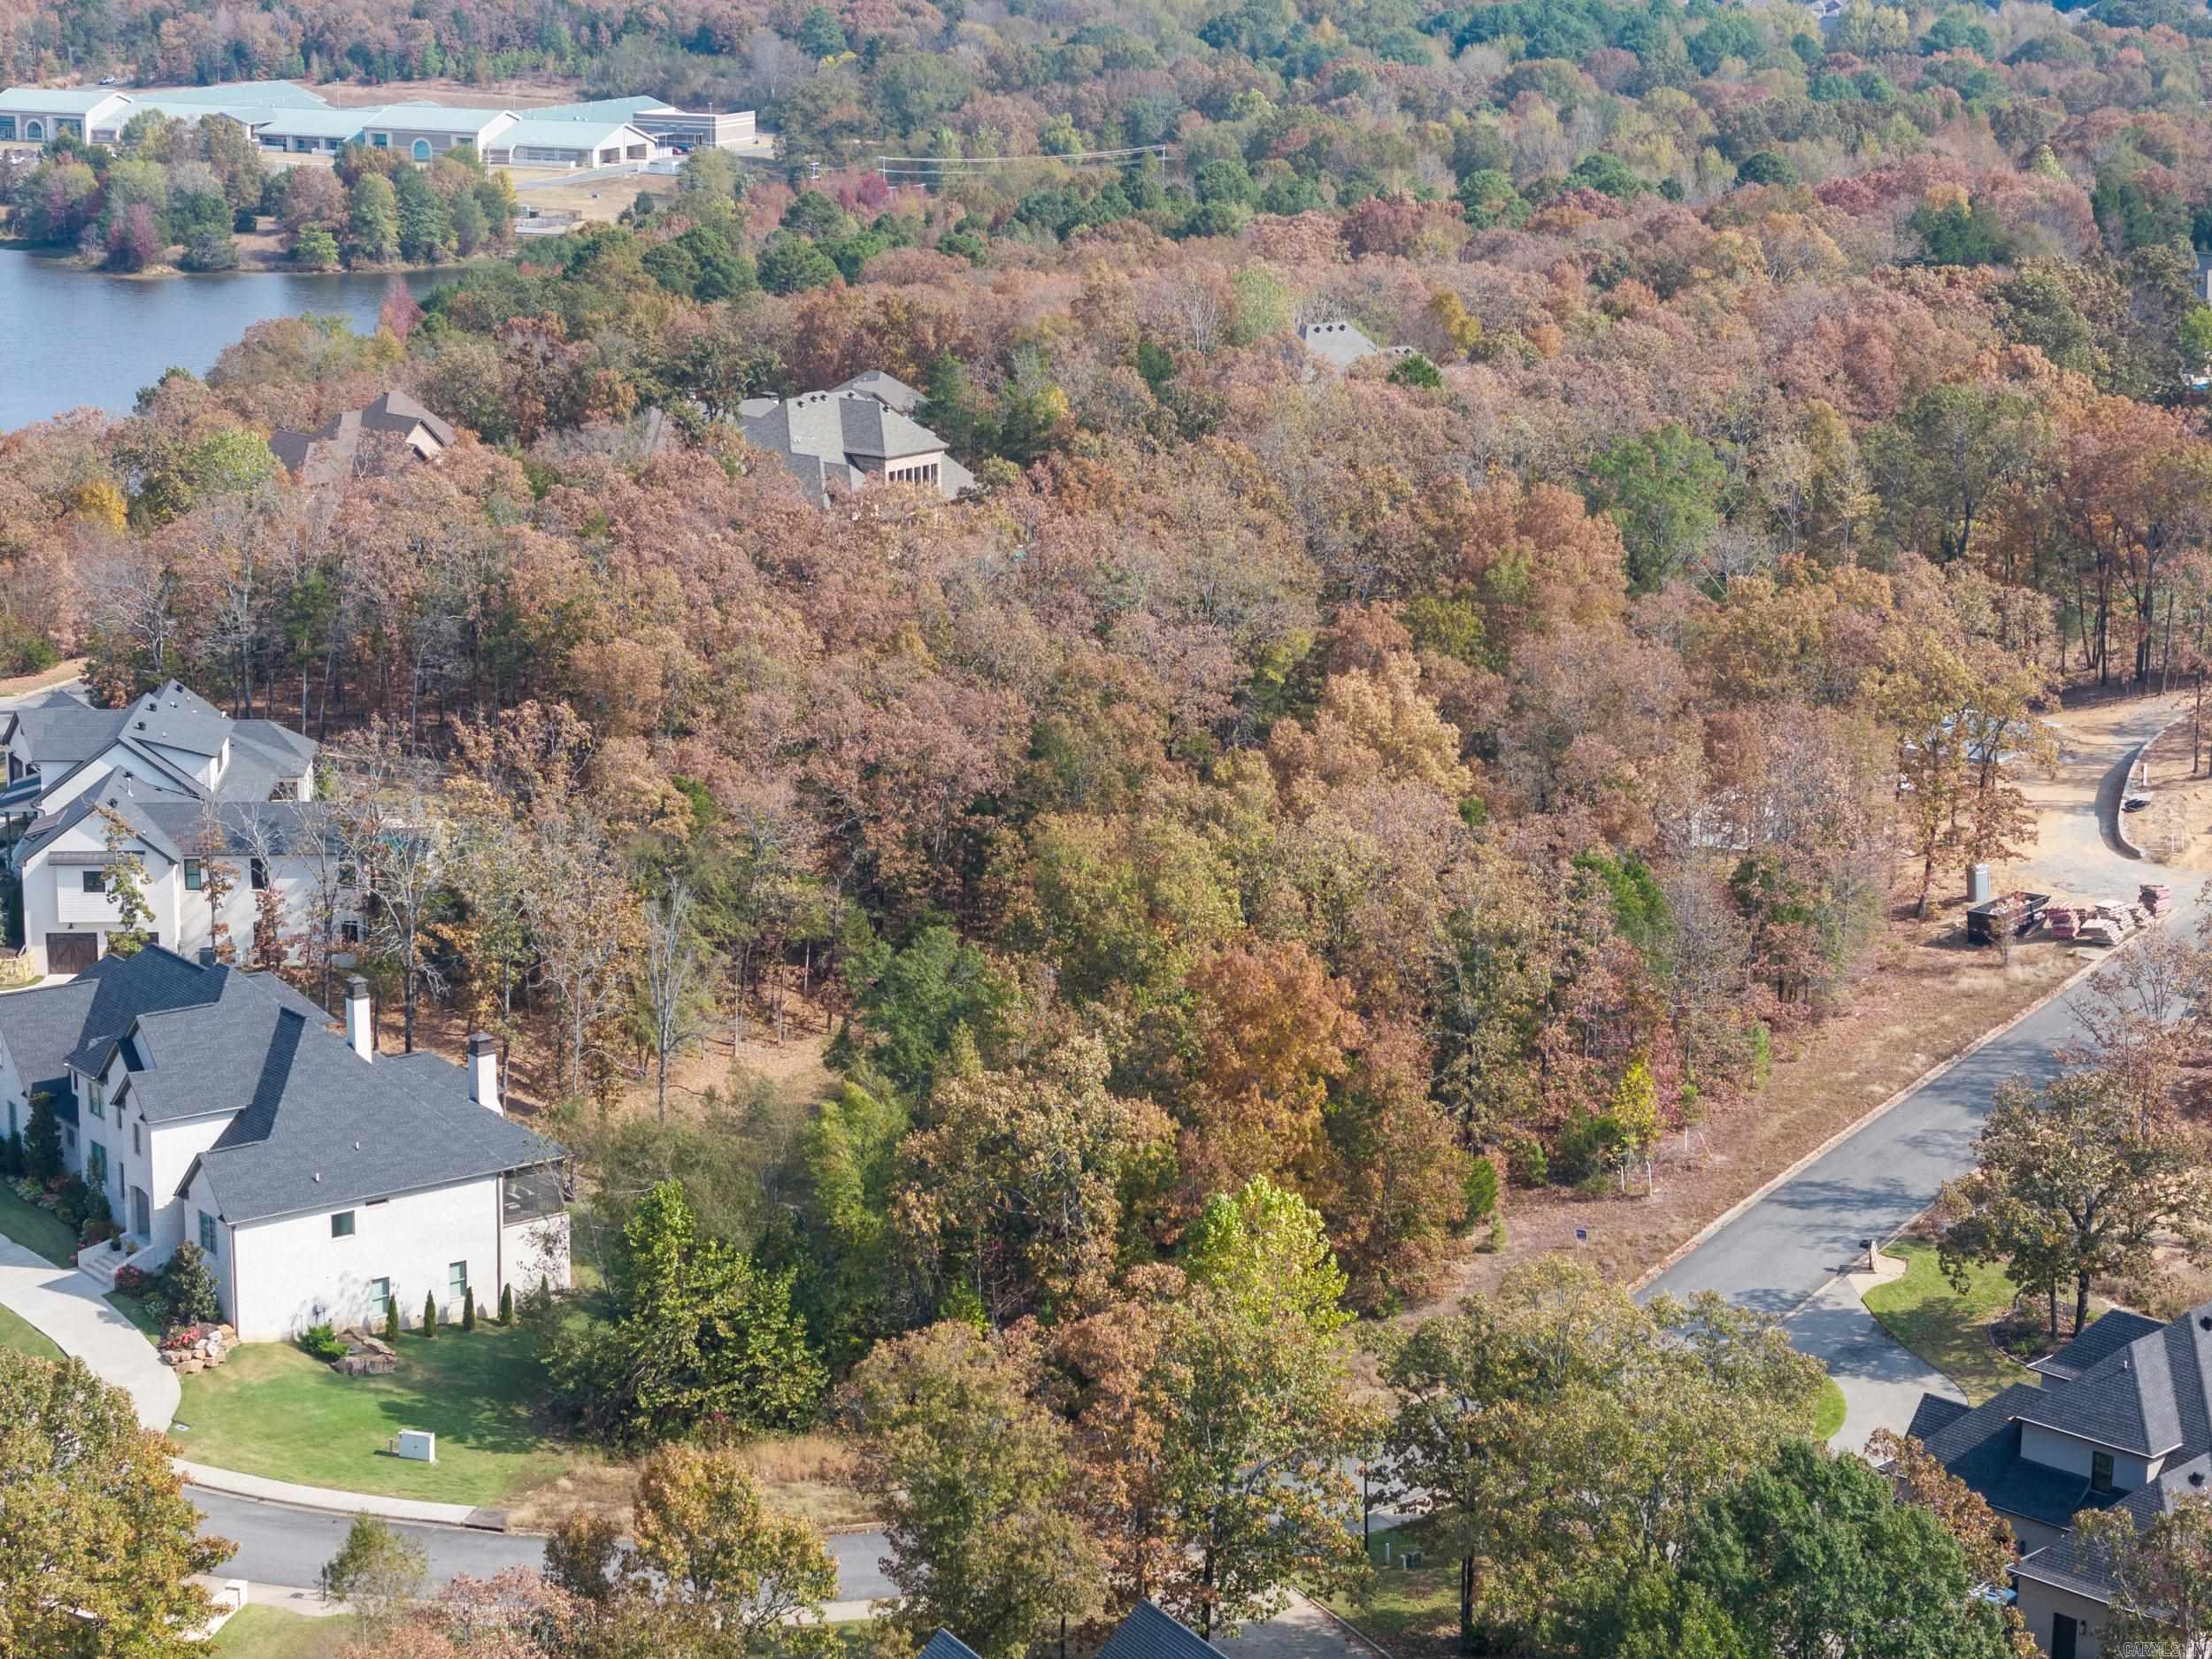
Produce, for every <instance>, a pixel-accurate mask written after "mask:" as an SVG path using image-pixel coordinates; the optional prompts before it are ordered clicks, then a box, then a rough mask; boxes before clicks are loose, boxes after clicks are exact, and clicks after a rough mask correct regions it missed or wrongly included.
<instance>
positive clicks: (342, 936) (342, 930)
mask: <svg viewBox="0 0 2212 1659" xmlns="http://www.w3.org/2000/svg"><path fill="white" fill-rule="evenodd" d="M338 942H339V943H340V944H342V945H357V944H359V943H360V942H361V924H360V923H358V922H341V923H339V924H338Z"/></svg>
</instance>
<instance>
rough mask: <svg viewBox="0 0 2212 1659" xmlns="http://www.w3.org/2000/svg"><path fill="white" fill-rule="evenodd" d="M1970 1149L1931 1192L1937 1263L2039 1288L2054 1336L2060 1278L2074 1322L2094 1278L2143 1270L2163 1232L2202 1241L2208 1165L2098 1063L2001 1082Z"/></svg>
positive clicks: (2210, 1208)
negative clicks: (2070, 1297)
mask: <svg viewBox="0 0 2212 1659" xmlns="http://www.w3.org/2000/svg"><path fill="white" fill-rule="evenodd" d="M1974 1152H1975V1166H1974V1169H1973V1171H1972V1172H1971V1173H1970V1174H1968V1175H1964V1176H1962V1177H1961V1178H1960V1179H1957V1180H1955V1181H1952V1182H1949V1183H1947V1185H1946V1186H1945V1187H1944V1188H1943V1192H1942V1195H1941V1196H1940V1197H1939V1199H1938V1200H1937V1205H1938V1212H1939V1214H1940V1215H1942V1216H1943V1217H1945V1219H1946V1220H1947V1222H1948V1223H1949V1225H1947V1227H1946V1228H1945V1229H1944V1233H1943V1237H1942V1240H1941V1242H1940V1245H1939V1251H1940V1259H1941V1261H1942V1263H1943V1271H1944V1272H1945V1273H1946V1274H1947V1276H1948V1277H1949V1278H1950V1279H1951V1281H1952V1282H1953V1283H1954V1284H1955V1285H1956V1286H1959V1288H1960V1289H1961V1290H1964V1288H1965V1285H1966V1277H1967V1271H1968V1269H1969V1268H1970V1267H1971V1266H1973V1265H1974V1264H1975V1263H1982V1262H2001V1263H2004V1265H2005V1271H2007V1272H2008V1273H2009V1274H2010V1275H2011V1277H2012V1279H2013V1282H2014V1283H2016V1284H2017V1285H2019V1286H2021V1287H2022V1288H2023V1289H2025V1290H2039V1291H2042V1292H2043V1293H2044V1294H2046V1296H2047V1298H2048V1301H2049V1307H2050V1332H2051V1334H2052V1335H2053V1336H2054V1337H2055V1336H2056V1335H2057V1334H2058V1290H2059V1286H2062V1285H2071V1286H2073V1290H2074V1329H2075V1330H2077V1331H2078V1330H2080V1329H2081V1328H2082V1327H2083V1325H2085V1324H2086V1323H2087V1322H2088V1318H2089V1286H2090V1285H2091V1284H2092V1283H2093V1281H2094V1280H2097V1279H2124V1278H2127V1277H2129V1276H2131V1275H2135V1274H2139V1273H2141V1272H2143V1271H2145V1270H2146V1269H2147V1268H2148V1267H2149V1266H2150V1264H2151V1262H2152V1259H2153V1251H2154V1248H2156V1247H2157V1246H2158V1245H2159V1244H2161V1243H2162V1242H2177V1243H2178V1244H2180V1245H2181V1246H2182V1247H2183V1248H2185V1249H2186V1250H2187V1251H2189V1252H2190V1253H2191V1255H2192V1256H2201V1254H2202V1253H2203V1252H2204V1250H2205V1249H2206V1248H2207V1246H2208V1244H2212V1170H2207V1169H2206V1168H2205V1166H2204V1165H2203V1164H2201V1163H2200V1160H2199V1158H2198V1156H2197V1153H2196V1148H2195V1146H2194V1143H2193V1140H2192V1138H2191V1136H2190V1135H2189V1134H2188V1133H2187V1132H2186V1131H2185V1128H2184V1127H2183V1126H2182V1125H2179V1124H2177V1123H2176V1122H2174V1121H2172V1120H2171V1119H2170V1118H2168V1117H2167V1116H2166V1115H2165V1114H2164V1113H2163V1112H2162V1111H2159V1110H2146V1109H2145V1108H2144V1107H2143V1106H2142V1105H2140V1104H2139V1102H2135V1101H2134V1100H2132V1099H2131V1098H2130V1095H2129V1092H2128V1091H2127V1090H2125V1089H2124V1088H2122V1087H2120V1086H2119V1084H2118V1082H2117V1081H2116V1079H2114V1078H2112V1077H2111V1076H2109V1075H2107V1074H2103V1073H2099V1072H2095V1071H2074V1072H2069V1073H2067V1074H2066V1075H2065V1076H2063V1077H2061V1078H2059V1079H2055V1081H2053V1082H2052V1083H2050V1084H2048V1085H2047V1086H2046V1087H2043V1088H2042V1089H2039V1090H2038V1089H2033V1088H2031V1087H2027V1086H2026V1085H2024V1084H2022V1083H2018V1082H2014V1083H2008V1084H2006V1085H2005V1086H2004V1087H2001V1088H2000V1089H1999V1090H1998V1092H1997V1104H1996V1105H1995V1107H1994V1108H1993V1109H1992V1110H1991V1111H1990V1114H1989V1116H1988V1117H1987V1118H1985V1119H1983V1121H1982V1129H1981V1133H1980V1134H1979V1135H1978V1137H1976V1139H1975V1142H1974Z"/></svg>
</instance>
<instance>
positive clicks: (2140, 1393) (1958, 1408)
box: [1910, 1302, 2212, 1659]
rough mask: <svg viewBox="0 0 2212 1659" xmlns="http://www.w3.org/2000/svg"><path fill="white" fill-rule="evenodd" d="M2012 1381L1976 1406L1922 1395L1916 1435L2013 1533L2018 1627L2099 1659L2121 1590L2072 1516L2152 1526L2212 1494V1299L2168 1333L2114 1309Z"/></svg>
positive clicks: (2059, 1649) (2060, 1658)
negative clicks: (2115, 1514) (2188, 1499)
mask: <svg viewBox="0 0 2212 1659" xmlns="http://www.w3.org/2000/svg"><path fill="white" fill-rule="evenodd" d="M2035 1369H2036V1370H2037V1371H2039V1373H2040V1375H2041V1386H2031V1385H2029V1384H2026V1383H2016V1384H2014V1385H2013V1386H2010V1387H2008V1388H2007V1389H2006V1390H2005V1391H2004V1392H2003V1393H2001V1394H1998V1395H1997V1396H1996V1397H1995V1398H1993V1399H1991V1400H1988V1401H1985V1402H1983V1403H1982V1404H1981V1405H1978V1406H1975V1407H1972V1408H1968V1407H1966V1406H1964V1405H1962V1404H1961V1403H1959V1402H1956V1401H1950V1400H1943V1399H1939V1398H1938V1397H1937V1396H1935V1395H1933V1394H1924V1395H1923V1396H1922V1397H1921V1402H1920V1406H1919V1409H1917V1410H1916V1412H1915V1413H1914V1415H1913V1421H1912V1427H1911V1431H1910V1432H1911V1433H1912V1435H1913V1437H1914V1438H1915V1439H1916V1440H1920V1441H1921V1442H1922V1444H1924V1446H1926V1448H1928V1450H1929V1452H1930V1453H1931V1454H1932V1455H1934V1456H1935V1457H1936V1459H1937V1460H1938V1461H1939V1462H1940V1463H1942V1464H1943V1466H1944V1467H1945V1468H1946V1469H1947V1470H1949V1471H1950V1472H1951V1473H1952V1474H1954V1475H1955V1476H1957V1477H1958V1478H1959V1479H1961V1480H1962V1481H1964V1482H1965V1483H1966V1484H1967V1485H1968V1486H1970V1487H1972V1488H1973V1489H1974V1490H1975V1491H1976V1492H1978V1493H1979V1494H1981V1495H1982V1497H1983V1498H1984V1499H1985V1500H1986V1501H1987V1502H1988V1504H1989V1506H1990V1508H1992V1509H1994V1510H1996V1511H1997V1513H1998V1514H2000V1515H2001V1516H2003V1517H2005V1519H2006V1520H2007V1521H2008V1522H2009V1523H2011V1525H2012V1530H2013V1532H2014V1534H2015V1535H2016V1537H2017V1538H2018V1540H2020V1547H2021V1550H2022V1555H2021V1558H2020V1560H2019V1562H2018V1563H2016V1565H2015V1567H2014V1568H2013V1583H2014V1587H2015V1589H2016V1592H2017V1594H2018V1598H2019V1600H2018V1603H2017V1605H2018V1607H2019V1609H2020V1613H2021V1617H2023V1618H2024V1619H2025V1620H2026V1621H2027V1625H2028V1630H2029V1632H2030V1633H2031V1634H2032V1635H2033V1636H2034V1637H2035V1639H2036V1640H2037V1641H2038V1642H2039V1644H2041V1646H2042V1647H2043V1650H2044V1652H2046V1653H2047V1654H2049V1655H2051V1656H2052V1659H2097V1655H2098V1653H2099V1649H2100V1646H2101V1632H2102V1630H2103V1627H2104V1624H2105V1618H2106V1611H2107V1609H2108V1605H2109V1603H2110V1600H2111V1594H2112V1583H2111V1580H2110V1579H2109V1578H2108V1577H2107V1576H2106V1575H2105V1573H2104V1571H2103V1570H2102V1568H2101V1566H2100V1564H2099V1563H2098V1562H2097V1561H2096V1560H2095V1559H2093V1557H2092V1556H2090V1555H2088V1554H2087V1552H2085V1551H2084V1550H2083V1549H2082V1548H2079V1546H2078V1541H2077V1539H2076V1535H2075V1532H2074V1530H2073V1522H2074V1517H2076V1516H2077V1515H2078V1514H2080V1513H2081V1512H2082V1511H2084V1510H2087V1509H2117V1510H2119V1511H2120V1512H2122V1513H2123V1514H2125V1515H2128V1516H2130V1517H2132V1518H2133V1519H2134V1520H2135V1521H2136V1523H2137V1524H2138V1525H2148V1524H2149V1523H2150V1521H2151V1520H2152V1519H2153V1518H2154V1517H2156V1516H2158V1515H2159V1514H2160V1513H2162V1511H2164V1510H2166V1509H2170V1508H2171V1507H2172V1506H2173V1504H2174V1503H2175V1502H2177V1500H2178V1499H2180V1498H2182V1497H2184V1496H2191V1495H2206V1496H2212V1479H2208V1478H2212V1302H2208V1303H2206V1304H2205V1305H2204V1306H2202V1307H2200V1308H2194V1309H2192V1310H2190V1311H2189V1312H2188V1313H2186V1314H2185V1315H2183V1316H2182V1317H2180V1318H2178V1319H2176V1320H2173V1321H2172V1322H2171V1323H2170V1324H2164V1325H2161V1324H2158V1323H2157V1322H2155V1321H2154V1320H2150V1319H2146V1318H2144V1317H2142V1316H2140V1315H2139V1314H2131V1313H2124V1312H2118V1311H2115V1312H2111V1313H2108V1314H2106V1315H2105V1316H2104V1317H2102V1318H2101V1319H2099V1320H2098V1321H2096V1323H2094V1324H2093V1325H2090V1326H2089V1328H2088V1329H2087V1330H2085V1331H2084V1332H2082V1333H2080V1334H2079V1335H2078V1336H2077V1337H2076V1338H2075V1339H2074V1340H2072V1341H2071V1342H2070V1343H2068V1344H2067V1345H2066V1346H2065V1347H2063V1348H2060V1349H2059V1350H2058V1351H2057V1352H2056V1353H2055V1354H2053V1355H2051V1356H2048V1357H2047V1359H2044V1360H2043V1361H2041V1362H2039V1363H2038V1365H2037V1366H2036V1368H2035Z"/></svg>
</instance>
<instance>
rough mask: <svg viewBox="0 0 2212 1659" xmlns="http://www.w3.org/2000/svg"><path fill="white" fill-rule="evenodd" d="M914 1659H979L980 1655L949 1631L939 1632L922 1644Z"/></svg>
mask: <svg viewBox="0 0 2212 1659" xmlns="http://www.w3.org/2000/svg"><path fill="white" fill-rule="evenodd" d="M916 1659H981V1655H979V1654H978V1653H977V1652H976V1650H975V1649H974V1648H972V1647H969V1646H968V1644H967V1643H965V1642H964V1641H962V1640H960V1638H959V1637H957V1636H956V1635H954V1634H953V1633H952V1632H950V1631H949V1630H940V1631H939V1632H937V1633H936V1634H935V1635H934V1636H932V1637H931V1638H930V1639H929V1640H927V1641H926V1642H924V1643H923V1644H922V1651H921V1652H920V1654H918V1655H917V1656H916Z"/></svg>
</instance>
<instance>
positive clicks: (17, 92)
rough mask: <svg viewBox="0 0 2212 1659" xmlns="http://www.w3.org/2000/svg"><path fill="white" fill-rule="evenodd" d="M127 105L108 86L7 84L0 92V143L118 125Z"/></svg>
mask: <svg viewBox="0 0 2212 1659" xmlns="http://www.w3.org/2000/svg"><path fill="white" fill-rule="evenodd" d="M129 105H130V100H129V99H128V98H127V97H126V96H124V95H123V94H121V93H119V92H118V91H116V90H114V89H113V88H110V87H10V88H7V89H6V90H5V91H0V144H5V143H22V144H43V143H45V142H48V141H49V140H51V139H56V138H59V137H61V136H62V135H63V134H69V135H70V136H72V137H75V138H84V137H85V135H86V134H88V133H90V132H93V131H95V130H96V129H97V130H106V129H111V128H113V127H117V126H118V125H119V122H120V120H121V119H125V118H124V116H123V112H124V111H127V109H128V108H129Z"/></svg>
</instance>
